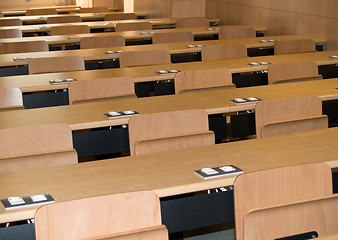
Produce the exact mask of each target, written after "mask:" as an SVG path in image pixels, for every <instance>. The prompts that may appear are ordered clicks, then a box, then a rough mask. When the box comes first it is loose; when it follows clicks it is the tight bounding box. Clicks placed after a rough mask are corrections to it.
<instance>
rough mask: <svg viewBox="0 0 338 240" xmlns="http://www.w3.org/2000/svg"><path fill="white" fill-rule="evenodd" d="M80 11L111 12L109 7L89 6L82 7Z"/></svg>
mask: <svg viewBox="0 0 338 240" xmlns="http://www.w3.org/2000/svg"><path fill="white" fill-rule="evenodd" d="M79 12H80V13H106V12H109V7H88V8H81V9H80V11H79Z"/></svg>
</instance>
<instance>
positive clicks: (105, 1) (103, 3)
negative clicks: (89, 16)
mask: <svg viewBox="0 0 338 240" xmlns="http://www.w3.org/2000/svg"><path fill="white" fill-rule="evenodd" d="M93 7H115V0H93ZM122 11H123V8H122Z"/></svg>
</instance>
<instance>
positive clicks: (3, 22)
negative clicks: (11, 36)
mask: <svg viewBox="0 0 338 240" xmlns="http://www.w3.org/2000/svg"><path fill="white" fill-rule="evenodd" d="M21 25H22V21H21V19H19V18H17V19H16V18H13V19H0V27H6V26H21Z"/></svg>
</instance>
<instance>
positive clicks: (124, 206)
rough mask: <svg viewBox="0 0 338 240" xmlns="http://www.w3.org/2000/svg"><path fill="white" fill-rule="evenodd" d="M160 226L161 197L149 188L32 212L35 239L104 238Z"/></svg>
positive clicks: (55, 204)
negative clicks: (33, 214)
mask: <svg viewBox="0 0 338 240" xmlns="http://www.w3.org/2000/svg"><path fill="white" fill-rule="evenodd" d="M159 226H161V210H160V200H159V197H158V196H157V195H156V193H154V192H151V191H141V192H130V193H120V194H111V195H105V196H97V197H91V198H84V199H77V200H72V201H67V202H58V203H53V204H48V205H45V206H42V207H40V208H39V209H38V210H37V211H36V213H35V234H36V239H37V240H42V239H49V240H53V239H100V238H101V239H102V238H103V239H104V237H105V236H111V235H114V234H116V235H119V234H120V235H121V234H124V233H128V232H136V231H143V230H145V229H149V228H154V227H159ZM113 239H114V238H113Z"/></svg>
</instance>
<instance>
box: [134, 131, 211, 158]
mask: <svg viewBox="0 0 338 240" xmlns="http://www.w3.org/2000/svg"><path fill="white" fill-rule="evenodd" d="M212 144H215V134H214V133H213V132H212V131H208V132H200V133H190V134H188V135H183V136H182V135H181V136H173V137H163V138H158V139H145V140H139V141H137V142H136V143H135V147H134V154H132V155H140V154H147V153H155V152H167V151H173V150H179V149H185V148H192V147H201V146H207V145H212Z"/></svg>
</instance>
